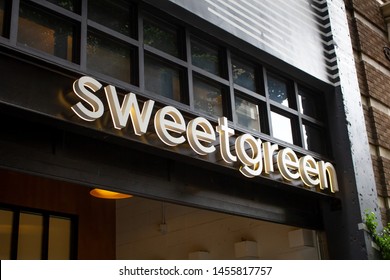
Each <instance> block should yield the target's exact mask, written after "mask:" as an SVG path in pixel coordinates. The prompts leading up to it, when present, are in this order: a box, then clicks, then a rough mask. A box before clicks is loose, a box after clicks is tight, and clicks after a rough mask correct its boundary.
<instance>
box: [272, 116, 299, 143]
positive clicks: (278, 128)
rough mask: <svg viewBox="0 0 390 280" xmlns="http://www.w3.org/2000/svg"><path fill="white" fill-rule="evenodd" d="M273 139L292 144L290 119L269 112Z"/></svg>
mask: <svg viewBox="0 0 390 280" xmlns="http://www.w3.org/2000/svg"><path fill="white" fill-rule="evenodd" d="M271 123H272V133H273V137H275V138H278V139H280V140H283V141H285V142H288V143H291V144H294V141H293V133H292V126H291V125H292V123H291V119H290V118H288V117H285V116H282V115H280V114H278V113H275V112H272V111H271Z"/></svg>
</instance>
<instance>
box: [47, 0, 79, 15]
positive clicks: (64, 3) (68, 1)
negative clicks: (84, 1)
mask: <svg viewBox="0 0 390 280" xmlns="http://www.w3.org/2000/svg"><path fill="white" fill-rule="evenodd" d="M47 1H48V2H50V3H53V4H55V5H57V6H60V7H62V8H64V9H67V10H69V11H71V12H79V10H80V0H47Z"/></svg>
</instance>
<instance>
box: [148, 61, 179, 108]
mask: <svg viewBox="0 0 390 280" xmlns="http://www.w3.org/2000/svg"><path fill="white" fill-rule="evenodd" d="M180 76H181V75H180V71H179V70H178V69H175V68H172V67H170V66H168V65H166V64H164V63H162V62H160V61H159V60H157V59H153V58H152V57H150V56H145V88H146V89H147V90H148V91H151V92H153V93H156V94H158V95H161V96H165V97H168V98H170V99H173V100H176V101H179V102H180V101H181V81H180Z"/></svg>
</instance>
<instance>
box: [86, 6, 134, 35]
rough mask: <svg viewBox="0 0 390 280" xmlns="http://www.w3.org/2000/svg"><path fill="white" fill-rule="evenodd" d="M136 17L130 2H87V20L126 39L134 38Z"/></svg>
mask: <svg viewBox="0 0 390 280" xmlns="http://www.w3.org/2000/svg"><path fill="white" fill-rule="evenodd" d="M136 16H137V13H136V11H135V7H134V6H133V5H132V4H131V2H130V1H125V0H116V1H109V0H89V1H88V19H90V20H92V21H94V22H96V23H98V24H101V25H104V26H105V27H108V28H110V29H111V30H114V31H116V32H119V33H121V34H123V35H126V36H128V37H132V38H135V37H136V36H135V35H136V33H137V32H136V24H135V22H136V20H135V19H136Z"/></svg>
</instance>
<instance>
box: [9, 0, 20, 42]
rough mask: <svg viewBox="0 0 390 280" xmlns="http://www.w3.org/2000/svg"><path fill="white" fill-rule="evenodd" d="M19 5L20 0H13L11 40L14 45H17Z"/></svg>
mask: <svg viewBox="0 0 390 280" xmlns="http://www.w3.org/2000/svg"><path fill="white" fill-rule="evenodd" d="M19 6H20V0H13V1H12V7H11V26H10V34H9V40H10V44H11V45H12V46H15V45H16V41H17V37H18V23H19Z"/></svg>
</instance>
